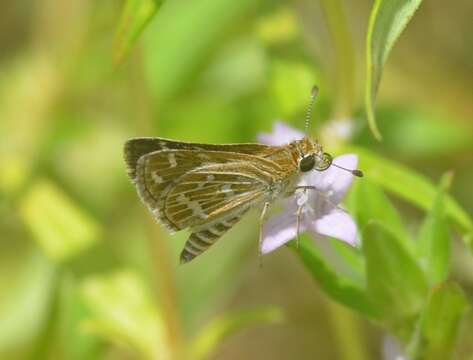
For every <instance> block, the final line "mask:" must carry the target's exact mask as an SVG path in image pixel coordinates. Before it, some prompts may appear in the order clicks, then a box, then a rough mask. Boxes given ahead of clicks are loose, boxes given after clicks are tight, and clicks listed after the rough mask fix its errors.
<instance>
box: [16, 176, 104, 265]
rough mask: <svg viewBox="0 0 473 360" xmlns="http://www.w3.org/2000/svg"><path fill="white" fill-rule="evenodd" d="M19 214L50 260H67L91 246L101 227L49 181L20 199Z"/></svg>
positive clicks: (35, 185)
mask: <svg viewBox="0 0 473 360" xmlns="http://www.w3.org/2000/svg"><path fill="white" fill-rule="evenodd" d="M20 214H21V217H22V218H23V221H24V222H25V223H26V225H28V227H29V228H30V230H31V232H32V234H33V237H34V239H35V240H36V241H37V243H38V244H39V246H40V247H41V248H42V249H43V251H44V252H45V253H46V255H48V256H49V257H50V258H51V259H53V260H55V261H65V260H67V259H69V258H71V257H72V256H75V255H77V254H78V253H80V252H82V251H84V250H85V249H87V248H89V247H90V246H92V245H93V244H94V243H95V242H96V241H97V240H98V239H99V237H100V233H101V228H100V226H99V224H98V223H96V222H95V221H94V219H93V218H91V217H90V216H89V215H88V214H87V213H85V212H84V211H83V210H82V209H80V208H78V207H77V205H76V204H75V203H74V202H73V201H72V200H71V199H70V198H69V197H68V196H67V194H65V193H63V192H62V191H61V189H59V188H58V187H57V186H56V185H55V184H54V183H52V182H50V181H48V180H40V181H38V182H36V183H35V184H34V185H33V186H32V187H31V189H30V190H29V192H28V193H27V194H26V195H25V196H24V198H23V199H22V200H21V202H20Z"/></svg>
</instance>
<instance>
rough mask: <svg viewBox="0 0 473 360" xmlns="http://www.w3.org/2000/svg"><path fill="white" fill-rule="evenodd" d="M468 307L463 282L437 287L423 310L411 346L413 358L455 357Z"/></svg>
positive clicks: (435, 358) (434, 359) (435, 359)
mask: <svg viewBox="0 0 473 360" xmlns="http://www.w3.org/2000/svg"><path fill="white" fill-rule="evenodd" d="M467 307H468V301H467V299H466V298H465V295H464V294H463V291H462V290H461V288H460V286H458V285H457V284H456V283H446V284H443V285H441V286H439V287H437V288H434V289H433V291H432V293H431V295H430V297H429V300H428V302H427V305H426V307H425V309H424V311H423V313H422V317H421V320H420V328H419V332H418V334H416V335H415V339H414V340H413V344H411V347H410V349H409V352H410V353H411V354H412V358H413V359H429V360H443V359H451V354H452V350H453V348H454V345H455V342H456V339H457V335H458V330H459V325H460V322H461V319H462V317H463V315H464V313H465V311H466V309H467Z"/></svg>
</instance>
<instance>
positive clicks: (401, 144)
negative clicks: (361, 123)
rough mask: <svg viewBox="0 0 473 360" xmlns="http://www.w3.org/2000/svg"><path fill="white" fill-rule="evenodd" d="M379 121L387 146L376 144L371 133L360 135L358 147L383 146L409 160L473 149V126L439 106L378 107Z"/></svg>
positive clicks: (366, 131)
mask: <svg viewBox="0 0 473 360" xmlns="http://www.w3.org/2000/svg"><path fill="white" fill-rule="evenodd" d="M377 118H378V125H379V130H380V132H381V133H382V134H383V144H382V145H381V144H379V143H377V142H376V141H373V137H372V135H371V132H370V131H369V129H366V130H365V129H363V131H362V132H360V134H358V135H357V142H358V143H363V144H370V145H372V144H373V145H374V146H376V147H380V148H381V146H382V148H383V149H384V150H385V151H386V152H388V151H389V152H396V153H397V154H399V155H401V156H403V157H404V156H407V157H409V159H423V158H435V157H437V156H449V157H451V156H452V154H456V153H459V152H462V151H468V150H470V149H471V148H472V147H473V124H471V123H470V122H468V121H465V120H464V119H461V118H457V117H455V116H454V115H453V114H451V113H446V112H443V111H440V110H438V109H436V108H435V106H430V107H429V108H421V107H419V105H417V104H416V105H415V106H413V105H403V106H400V105H399V104H396V105H384V106H378V107H377ZM374 143H375V144H374ZM387 148H388V149H387Z"/></svg>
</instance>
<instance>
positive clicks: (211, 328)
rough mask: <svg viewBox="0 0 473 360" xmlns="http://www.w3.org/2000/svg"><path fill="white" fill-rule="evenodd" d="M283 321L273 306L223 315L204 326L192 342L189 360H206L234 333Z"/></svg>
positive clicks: (280, 313)
mask: <svg viewBox="0 0 473 360" xmlns="http://www.w3.org/2000/svg"><path fill="white" fill-rule="evenodd" d="M283 320H284V316H283V314H282V312H281V310H280V309H279V308H277V307H274V306H271V307H265V308H261V309H253V310H246V311H240V312H237V313H233V314H226V315H223V316H222V317H220V318H217V319H215V320H213V321H212V322H211V323H210V324H208V325H206V326H205V327H204V329H202V331H201V332H200V334H199V335H197V337H196V338H195V339H194V340H193V341H192V343H191V346H190V355H191V358H192V359H196V360H199V359H208V358H209V356H210V355H211V353H212V351H213V350H215V348H216V347H217V346H218V345H219V344H220V343H221V342H222V341H224V340H225V339H226V338H227V337H229V336H231V335H233V334H235V333H236V332H238V331H241V330H243V329H246V328H248V327H250V326H256V325H262V324H277V323H281V322H282V321H283Z"/></svg>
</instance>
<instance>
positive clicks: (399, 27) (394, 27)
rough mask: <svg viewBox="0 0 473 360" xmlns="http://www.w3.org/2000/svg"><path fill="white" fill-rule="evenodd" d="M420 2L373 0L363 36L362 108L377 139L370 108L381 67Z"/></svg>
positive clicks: (374, 121) (409, 0)
mask: <svg viewBox="0 0 473 360" xmlns="http://www.w3.org/2000/svg"><path fill="white" fill-rule="evenodd" d="M421 2H422V0H376V1H375V3H374V5H373V8H372V10H371V15H370V20H369V25H368V32H367V34H366V88H365V106H366V113H367V116H368V124H369V126H370V128H371V131H372V132H373V135H374V136H375V137H376V138H377V139H378V140H380V139H381V134H380V132H379V130H378V127H377V125H376V119H375V113H374V106H375V101H376V93H377V92H378V87H379V83H380V81H381V75H382V72H383V67H384V64H385V63H386V60H387V58H388V56H389V53H390V51H391V49H392V47H393V45H394V43H395V42H396V40H397V39H398V37H399V35H401V33H402V31H403V30H404V28H405V27H406V25H407V23H408V22H409V20H410V19H411V18H412V16H413V15H414V13H415V11H416V10H417V8H418V7H419V5H420V3H421Z"/></svg>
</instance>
